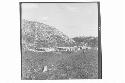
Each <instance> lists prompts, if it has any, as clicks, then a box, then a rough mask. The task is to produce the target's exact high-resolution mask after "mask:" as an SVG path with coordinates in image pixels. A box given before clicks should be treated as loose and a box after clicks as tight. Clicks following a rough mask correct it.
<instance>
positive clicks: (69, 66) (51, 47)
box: [20, 2, 102, 80]
mask: <svg viewBox="0 0 125 83" xmlns="http://www.w3.org/2000/svg"><path fill="white" fill-rule="evenodd" d="M99 13H100V12H99V3H98V2H76V3H75V2H55V3H54V2H21V3H20V48H21V79H22V80H76V79H100V78H101V71H102V70H101V45H100V44H101V39H100V38H101V35H100V31H99V30H100V19H99V18H100V15H99Z"/></svg>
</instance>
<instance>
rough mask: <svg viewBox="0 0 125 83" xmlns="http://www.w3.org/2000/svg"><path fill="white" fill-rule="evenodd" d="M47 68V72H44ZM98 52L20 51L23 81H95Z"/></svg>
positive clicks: (90, 50) (92, 50)
mask: <svg viewBox="0 0 125 83" xmlns="http://www.w3.org/2000/svg"><path fill="white" fill-rule="evenodd" d="M45 66H47V70H46V71H45V72H43V71H44V70H45ZM97 78H98V51H97V50H95V49H88V50H86V51H85V52H83V50H80V51H78V52H44V53H42V52H33V51H28V50H27V51H25V50H22V79H23V80H47V79H48V80H59V79H97Z"/></svg>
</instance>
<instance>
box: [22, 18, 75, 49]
mask: <svg viewBox="0 0 125 83" xmlns="http://www.w3.org/2000/svg"><path fill="white" fill-rule="evenodd" d="M21 29H22V41H23V43H24V42H25V43H26V44H27V45H33V46H35V47H38V48H39V47H55V46H70V45H72V44H73V43H74V41H73V40H72V39H70V38H69V37H68V36H66V35H65V34H63V32H61V31H59V30H58V29H56V28H55V27H53V26H50V25H47V24H44V23H40V22H36V21H28V20H22V27H21Z"/></svg>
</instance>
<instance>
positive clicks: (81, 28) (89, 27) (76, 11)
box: [22, 3, 98, 37]
mask: <svg viewBox="0 0 125 83" xmlns="http://www.w3.org/2000/svg"><path fill="white" fill-rule="evenodd" d="M22 18H23V19H27V20H35V21H39V22H44V23H47V24H50V25H53V26H55V27H56V28H57V29H59V30H60V31H62V32H63V33H65V34H66V35H68V36H69V37H76V36H83V35H85V36H98V7H97V3H23V4H22Z"/></svg>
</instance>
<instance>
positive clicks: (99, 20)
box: [19, 1, 102, 80]
mask: <svg viewBox="0 0 125 83" xmlns="http://www.w3.org/2000/svg"><path fill="white" fill-rule="evenodd" d="M22 3H97V6H98V79H102V48H101V14H100V2H99V1H93V2H19V15H20V51H21V80H22V29H21V24H22V7H21V5H22Z"/></svg>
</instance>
